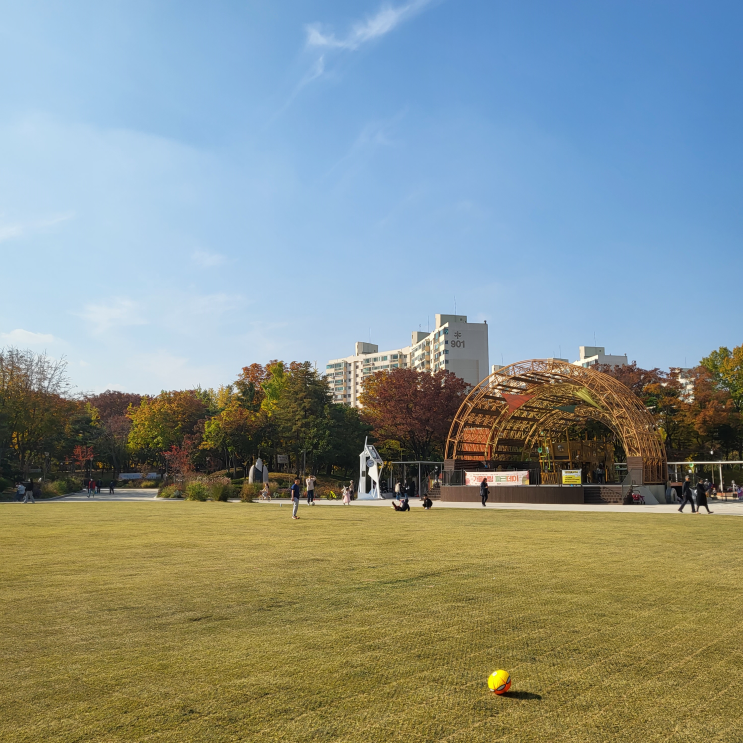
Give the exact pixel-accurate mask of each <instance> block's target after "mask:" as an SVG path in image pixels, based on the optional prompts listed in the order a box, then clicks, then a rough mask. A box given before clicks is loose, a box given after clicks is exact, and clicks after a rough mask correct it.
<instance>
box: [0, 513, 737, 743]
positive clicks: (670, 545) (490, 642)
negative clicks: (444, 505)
mask: <svg viewBox="0 0 743 743" xmlns="http://www.w3.org/2000/svg"><path fill="white" fill-rule="evenodd" d="M300 515H301V516H302V518H301V519H300V520H299V521H292V520H291V518H290V511H289V509H288V508H287V507H286V506H285V507H283V508H280V507H278V506H276V505H265V506H264V505H259V504H244V503H239V504H237V503H188V502H179V503H160V502H147V503H63V502H62V503H59V502H57V503H44V504H38V505H36V506H20V505H14V504H8V505H3V506H2V507H1V509H0V524H2V539H0V555H1V559H0V571H1V572H0V591H1V595H0V598H1V599H2V619H3V628H2V634H0V659H1V662H2V674H0V740H3V741H13V742H14V743H15V742H21V741H34V743H36V742H38V741H76V742H79V741H138V742H139V741H187V742H190V741H210V742H211V741H266V742H268V741H349V742H354V743H361V742H366V741H379V742H380V743H382V742H387V741H406V742H411V743H412V742H417V741H421V742H422V741H450V742H451V743H454V742H455V741H457V742H461V743H472V742H475V741H488V743H490V742H491V741H513V742H519V743H521V742H523V741H550V742H551V743H553V742H557V741H580V742H581V743H583V742H585V741H624V742H625V743H626V742H628V741H638V742H640V741H642V743H649V742H650V741H705V743H712V741H719V742H721V743H729V742H731V741H740V740H743V715H742V714H741V711H742V710H743V695H742V694H741V683H740V679H741V677H742V676H743V655H742V654H741V631H742V630H743V596H742V592H741V587H742V582H741V575H740V548H741V541H742V540H741V529H743V521H741V520H740V519H739V518H735V517H706V516H700V517H699V518H697V517H696V516H694V517H692V516H691V515H684V516H681V515H673V516H670V515H638V514H614V513H606V514H602V513H552V512H538V511H529V512H527V511H503V510H499V511H495V510H490V509H487V510H486V509H483V510H481V511H478V510H455V509H448V510H443V509H439V510H436V508H435V507H434V509H433V510H432V511H431V512H424V511H423V510H422V509H415V510H414V511H413V512H411V513H395V512H393V511H392V510H391V509H379V508H364V507H361V506H358V505H354V506H351V507H349V508H342V507H333V508H331V507H317V508H314V509H310V508H307V507H303V508H302V509H301V510H300ZM496 668H505V669H507V670H509V671H510V672H511V674H512V679H513V686H512V691H511V693H510V694H509V695H508V696H506V697H495V696H494V695H492V694H491V693H490V692H489V691H488V689H487V686H486V680H487V676H488V674H489V673H490V672H491V671H493V670H495V669H496Z"/></svg>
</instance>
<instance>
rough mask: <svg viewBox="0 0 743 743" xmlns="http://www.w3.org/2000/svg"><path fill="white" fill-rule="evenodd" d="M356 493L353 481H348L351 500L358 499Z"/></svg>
mask: <svg viewBox="0 0 743 743" xmlns="http://www.w3.org/2000/svg"><path fill="white" fill-rule="evenodd" d="M355 493H356V489H355V488H354V486H353V480H349V481H348V497H349V498H350V499H351V500H355V499H356V495H355Z"/></svg>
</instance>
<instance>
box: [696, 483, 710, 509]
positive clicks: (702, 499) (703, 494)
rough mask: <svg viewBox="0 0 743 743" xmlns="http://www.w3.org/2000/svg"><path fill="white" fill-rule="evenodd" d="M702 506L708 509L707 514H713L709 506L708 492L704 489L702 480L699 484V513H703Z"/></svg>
mask: <svg viewBox="0 0 743 743" xmlns="http://www.w3.org/2000/svg"><path fill="white" fill-rule="evenodd" d="M702 506H704V507H705V508H706V509H707V513H712V511H710V510H709V506H708V505H707V490H706V489H705V487H704V483H703V482H702V481H701V480H700V481H699V482H698V483H697V513H701V511H702Z"/></svg>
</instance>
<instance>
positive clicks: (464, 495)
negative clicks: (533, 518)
mask: <svg viewBox="0 0 743 743" xmlns="http://www.w3.org/2000/svg"><path fill="white" fill-rule="evenodd" d="M441 500H442V501H450V502H454V503H479V502H480V486H479V485H442V486H441ZM583 502H584V500H583V486H582V485H576V486H575V487H561V486H559V485H504V486H498V487H494V488H490V497H489V498H488V503H583Z"/></svg>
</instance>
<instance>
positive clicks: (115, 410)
mask: <svg viewBox="0 0 743 743" xmlns="http://www.w3.org/2000/svg"><path fill="white" fill-rule="evenodd" d="M141 401H142V395H137V394H136V393H134V392H119V391H118V390H106V391H105V392H101V393H100V394H97V395H87V396H86V397H85V402H88V403H90V404H91V405H92V406H93V407H94V408H95V409H96V410H97V411H98V416H99V418H100V419H101V420H102V421H107V420H110V419H111V418H120V417H122V416H126V414H127V412H128V411H129V409H130V408H137V407H139V403H140V402H141Z"/></svg>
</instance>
